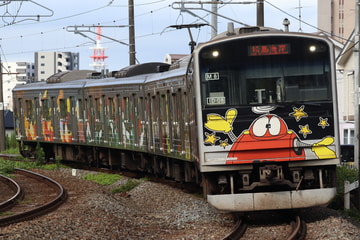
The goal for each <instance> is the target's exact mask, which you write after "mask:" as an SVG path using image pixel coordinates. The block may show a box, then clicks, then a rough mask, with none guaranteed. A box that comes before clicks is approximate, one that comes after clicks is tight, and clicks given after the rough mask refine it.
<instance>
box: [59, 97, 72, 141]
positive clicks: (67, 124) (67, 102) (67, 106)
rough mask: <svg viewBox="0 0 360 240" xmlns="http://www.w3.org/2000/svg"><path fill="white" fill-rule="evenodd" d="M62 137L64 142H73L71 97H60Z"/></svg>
mask: <svg viewBox="0 0 360 240" xmlns="http://www.w3.org/2000/svg"><path fill="white" fill-rule="evenodd" d="M59 103H60V113H59V114H60V115H59V116H60V138H61V141H62V142H72V121H71V98H62V99H59Z"/></svg>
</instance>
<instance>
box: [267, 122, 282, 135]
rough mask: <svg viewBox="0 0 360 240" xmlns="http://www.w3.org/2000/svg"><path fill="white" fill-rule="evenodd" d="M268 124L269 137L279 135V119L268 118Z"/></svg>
mask: <svg viewBox="0 0 360 240" xmlns="http://www.w3.org/2000/svg"><path fill="white" fill-rule="evenodd" d="M269 124H270V126H269V127H270V128H269V132H270V134H271V135H273V136H276V135H279V133H280V130H281V129H280V128H281V125H280V120H279V118H277V117H272V118H270V121H269Z"/></svg>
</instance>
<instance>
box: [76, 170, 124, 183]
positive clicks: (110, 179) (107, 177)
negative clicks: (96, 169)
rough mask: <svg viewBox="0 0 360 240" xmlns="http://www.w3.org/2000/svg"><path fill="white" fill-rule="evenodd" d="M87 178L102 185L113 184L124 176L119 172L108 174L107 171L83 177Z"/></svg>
mask: <svg viewBox="0 0 360 240" xmlns="http://www.w3.org/2000/svg"><path fill="white" fill-rule="evenodd" d="M83 178H84V179H85V180H89V181H93V182H96V183H98V184H100V185H111V184H113V183H114V182H116V181H117V180H119V179H120V178H122V176H120V175H118V174H107V173H98V174H91V173H89V174H86V175H84V177H83Z"/></svg>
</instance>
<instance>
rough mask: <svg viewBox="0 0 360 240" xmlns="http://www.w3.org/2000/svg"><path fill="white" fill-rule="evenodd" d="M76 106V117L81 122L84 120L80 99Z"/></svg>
mask: <svg viewBox="0 0 360 240" xmlns="http://www.w3.org/2000/svg"><path fill="white" fill-rule="evenodd" d="M76 104H77V106H76V117H77V119H79V120H83V119H84V109H83V103H82V99H78V100H77V103H76Z"/></svg>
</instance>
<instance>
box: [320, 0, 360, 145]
mask: <svg viewBox="0 0 360 240" xmlns="http://www.w3.org/2000/svg"><path fill="white" fill-rule="evenodd" d="M355 4H356V1H355V0H350V1H349V0H318V28H319V31H322V32H324V33H326V34H327V35H329V36H330V37H331V38H332V39H334V40H336V41H337V42H339V43H341V44H342V45H343V46H342V48H341V52H340V53H339V54H338V55H337V58H336V68H337V85H338V100H339V104H338V108H339V115H340V116H339V117H340V137H341V139H340V143H341V144H354V135H355V105H354V103H355V96H356V91H355V74H354V73H355V69H356V67H355V58H354V40H355V39H354V37H355V35H354V28H355Z"/></svg>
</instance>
